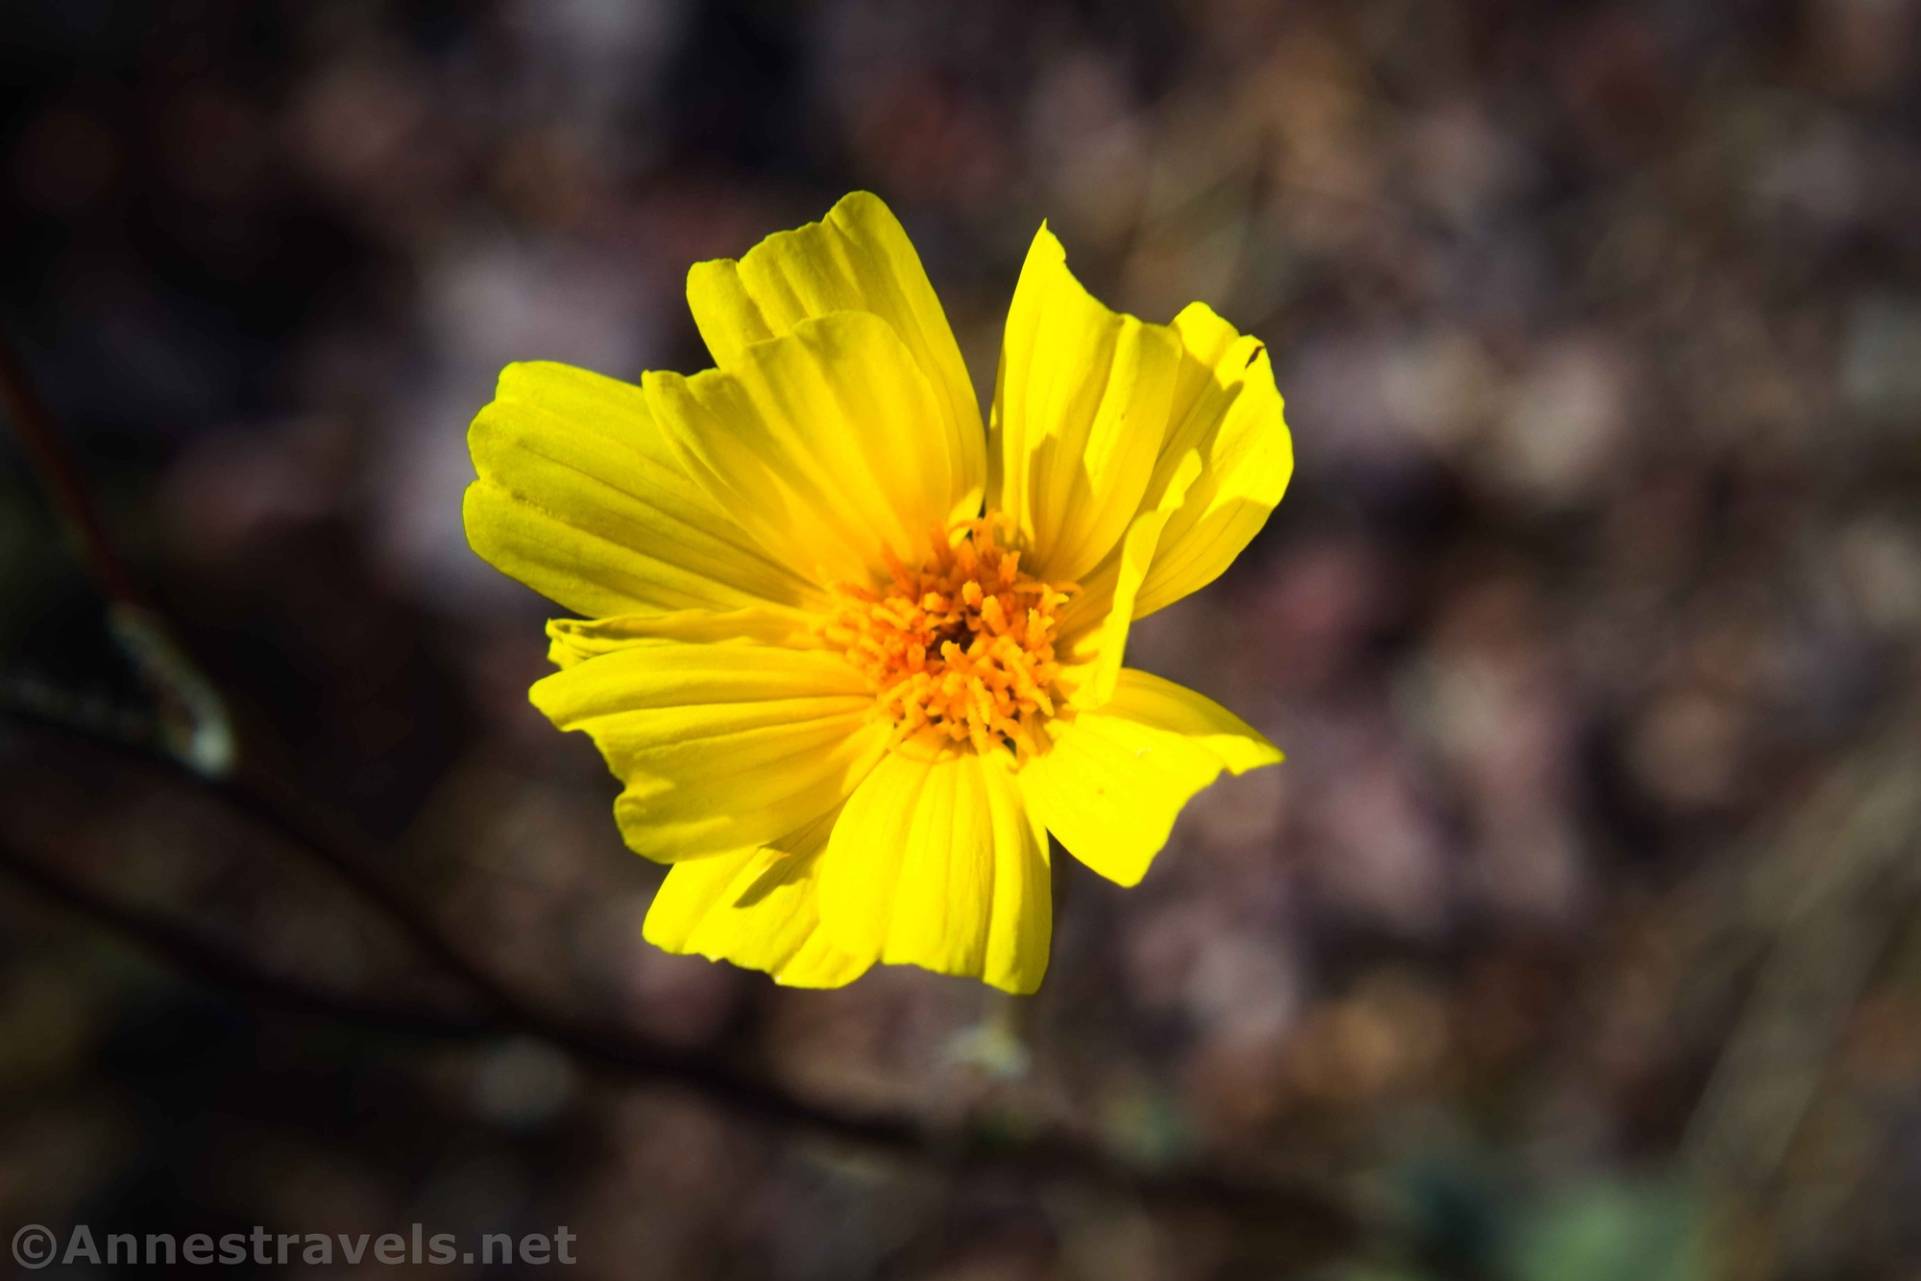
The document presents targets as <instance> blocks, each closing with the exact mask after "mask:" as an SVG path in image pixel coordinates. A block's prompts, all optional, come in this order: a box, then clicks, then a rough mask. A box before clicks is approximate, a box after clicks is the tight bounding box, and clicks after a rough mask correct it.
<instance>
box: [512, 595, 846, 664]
mask: <svg viewBox="0 0 1921 1281" xmlns="http://www.w3.org/2000/svg"><path fill="white" fill-rule="evenodd" d="M547 640H548V642H549V643H548V646H547V659H548V661H549V662H551V663H553V665H554V666H555V667H572V666H573V665H574V664H575V663H579V662H584V661H585V660H587V659H589V658H594V657H597V656H598V655H601V654H611V653H613V652H614V651H615V650H620V649H631V648H633V647H634V646H636V645H641V644H645V643H646V642H648V641H724V640H753V641H759V642H760V643H761V644H763V645H778V646H782V647H784V648H788V649H810V648H815V647H816V646H815V643H814V639H813V634H812V629H811V627H810V625H809V623H808V622H807V620H806V619H805V618H804V617H800V616H797V615H795V614H793V613H791V612H789V611H787V610H783V609H766V608H758V607H756V608H750V609H730V610H720V611H716V610H705V609H681V610H675V611H673V612H671V613H666V614H621V615H617V616H615V617H613V618H553V619H549V620H548V621H547Z"/></svg>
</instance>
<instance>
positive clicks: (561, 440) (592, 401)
mask: <svg viewBox="0 0 1921 1281" xmlns="http://www.w3.org/2000/svg"><path fill="white" fill-rule="evenodd" d="M467 442H468V446H469V448H470V449H471V450H472V451H473V458H474V467H475V470H476V471H477V472H478V473H479V479H478V480H476V481H475V482H474V484H473V485H472V486H471V487H470V488H469V489H468V490H467V497H466V503H465V516H466V525H467V538H468V541H469V542H470V543H472V544H473V548H474V551H476V552H477V553H479V554H480V556H481V557H482V558H483V559H485V560H487V561H488V562H490V563H491V564H493V565H494V566H495V567H496V568H498V569H500V570H502V571H503V572H505V573H507V574H509V575H511V576H513V577H514V578H517V579H519V580H520V581H521V582H523V583H525V584H527V585H528V586H529V587H531V588H533V589H534V590H535V591H537V592H539V593H540V594H541V595H543V596H546V597H547V598H549V599H550V600H553V601H556V602H558V603H559V604H560V605H562V606H564V607H566V608H567V609H571V610H575V611H577V612H579V613H583V614H599V615H605V614H626V613H634V612H647V611H653V610H675V609H690V608H692V609H714V610H731V609H739V608H742V607H746V606H752V605H769V604H772V605H800V604H804V603H806V602H808V601H809V600H810V599H811V598H812V594H813V591H814V589H813V588H812V587H811V586H810V585H809V584H807V583H805V582H803V581H802V580H801V579H799V578H798V577H796V576H795V575H794V574H793V573H792V572H791V571H789V570H788V569H786V568H785V567H784V566H782V565H781V564H780V563H779V562H778V561H776V560H774V559H772V558H770V557H769V556H767V554H766V553H765V552H763V551H762V550H761V549H759V548H758V547H756V546H755V544H754V543H753V541H752V540H751V539H749V538H748V537H747V536H746V535H745V534H743V533H742V532H741V531H740V529H739V528H738V527H737V525H736V524H735V522H734V521H733V519H732V518H731V517H729V516H728V515H727V514H726V513H725V512H724V511H723V510H722V509H721V508H719V507H718V506H716V505H715V504H714V502H713V501H712V500H711V499H710V498H708V497H707V495H706V494H705V493H703V492H702V491H701V489H700V488H699V487H698V486H697V485H695V484H694V483H693V482H692V481H691V480H690V479H689V478H688V477H687V475H686V474H685V473H684V472H683V471H682V470H681V467H680V464H679V463H678V461H677V460H676V459H675V457H674V454H673V452H672V451H671V450H670V449H669V448H668V445H667V441H666V439H665V438H664V436H663V435H662V433H661V432H660V430H659V429H658V428H657V427H656V426H655V421H654V417H653V415H652V414H651V413H650V412H649V410H648V406H647V403H646V399H645V397H644V395H643V394H642V392H641V390H640V388H638V387H635V386H632V385H631V384H628V383H622V382H618V381H616V380H614V379H612V378H604V377H602V376H601V375H599V374H594V373H589V372H588V371H586V370H584V369H574V368H571V367H569V366H567V365H557V364H550V363H545V362H539V363H529V364H515V365H509V366H507V368H506V369H504V370H502V371H501V375H500V386H499V390H498V391H497V392H496V393H495V398H494V400H493V402H492V403H490V404H489V405H488V406H487V407H486V408H484V409H482V410H481V411H480V414H479V416H478V417H477V418H475V419H474V424H473V428H472V430H471V431H469V432H468V435H467Z"/></svg>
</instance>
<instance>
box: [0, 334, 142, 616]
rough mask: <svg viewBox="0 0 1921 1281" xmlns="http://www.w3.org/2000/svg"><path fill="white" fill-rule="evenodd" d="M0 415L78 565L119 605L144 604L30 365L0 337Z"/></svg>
mask: <svg viewBox="0 0 1921 1281" xmlns="http://www.w3.org/2000/svg"><path fill="white" fill-rule="evenodd" d="M0 412H4V413H5V414H6V416H7V420H8V421H9V422H11V423H12V424H13V430H14V434H15V435H16V436H17V437H18V438H19V440H20V444H21V447H22V448H24V449H25V450H26V454H27V461H28V462H29V463H30V464H31V465H32V466H33V469H34V473H35V474H36V475H37V476H38V477H39V479H40V483H41V485H43V486H44V487H45V488H46V491H47V496H48V498H49V500H50V501H51V502H52V503H53V506H54V510H55V511H56V512H58V513H59V515H60V518H61V520H62V521H63V522H64V523H65V525H66V527H67V533H68V536H69V537H70V538H72V540H73V544H74V549H75V551H76V552H77V553H78V554H79V556H80V563H81V564H82V565H84V566H85V567H86V570H87V573H88V574H89V575H91V576H92V578H93V580H94V582H95V583H96V584H97V585H98V586H99V588H100V591H101V593H102V594H103V595H104V596H106V598H107V599H108V600H109V601H113V602H116V603H119V604H125V605H144V604H145V602H144V601H143V600H142V599H141V595H140V592H139V590H138V589H137V588H136V587H135V586H134V580H133V575H131V574H129V573H128V572H127V568H126V566H125V565H123V564H121V562H120V556H119V554H118V553H117V552H115V551H114V549H113V540H112V539H110V538H108V537H107V530H106V526H105V525H103V524H102V523H101V521H100V514H99V512H97V511H96V510H95V509H94V505H93V500H92V499H91V498H90V497H89V496H88V494H87V487H86V486H85V485H84V484H82V483H81V480H80V471H79V469H78V468H77V467H76V466H75V465H74V462H73V459H72V458H71V457H69V456H68V454H67V451H66V448H65V446H63V445H62V444H61V441H60V433H59V432H58V431H57V430H56V429H55V427H54V423H53V415H52V414H50V413H49V412H48V411H47V406H46V402H44V401H42V400H41V399H40V395H39V393H38V392H37V391H35V390H34V386H33V381H32V379H30V378H29V377H28V376H27V370H26V366H25V365H23V364H22V363H21V361H20V358H19V357H18V356H16V355H15V354H14V352H13V349H12V346H11V345H10V344H9V343H7V342H6V341H4V339H0Z"/></svg>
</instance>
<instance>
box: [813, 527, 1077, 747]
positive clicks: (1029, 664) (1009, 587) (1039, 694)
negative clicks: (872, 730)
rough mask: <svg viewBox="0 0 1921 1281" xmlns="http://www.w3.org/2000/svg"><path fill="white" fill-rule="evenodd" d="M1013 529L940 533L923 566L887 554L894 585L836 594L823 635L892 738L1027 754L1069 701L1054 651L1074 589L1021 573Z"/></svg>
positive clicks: (842, 590)
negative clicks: (866, 691) (890, 724)
mask: <svg viewBox="0 0 1921 1281" xmlns="http://www.w3.org/2000/svg"><path fill="white" fill-rule="evenodd" d="M1007 524H1008V522H1007V520H1006V518H1005V517H1002V516H1000V515H998V514H997V513H992V512H990V513H989V514H988V515H987V516H985V517H982V518H981V519H978V520H972V521H967V522H965V523H964V524H962V525H960V526H958V527H957V529H956V531H955V532H957V533H959V534H960V537H959V538H950V537H948V536H947V535H945V534H943V533H941V532H939V531H936V533H935V536H934V540H933V543H934V551H933V556H932V557H931V558H930V559H929V560H928V561H927V562H926V563H924V564H922V565H921V566H919V567H918V568H915V569H909V568H907V567H906V566H904V565H902V564H901V563H900V562H899V561H898V560H897V559H895V558H894V557H893V556H891V555H890V556H889V557H888V559H887V568H888V571H889V574H890V576H891V578H892V581H891V582H890V583H888V584H887V585H885V586H883V587H880V588H878V589H876V588H871V587H857V586H842V587H839V588H837V589H836V591H837V592H838V593H839V595H840V597H841V600H842V607H841V609H840V610H839V612H838V613H837V614H835V615H834V616H833V617H832V618H831V619H830V620H829V621H828V622H827V623H826V625H825V626H823V627H822V629H821V635H822V637H823V638H824V639H825V640H826V641H827V642H828V643H829V644H831V645H834V646H837V647H839V648H842V649H844V650H845V652H846V654H847V658H848V661H849V662H851V663H853V664H854V666H855V667H857V668H858V669H860V671H861V672H862V673H863V674H864V675H865V676H866V677H867V678H868V680H869V681H870V682H872V684H873V687H874V690H875V695H876V700H877V703H878V706H879V708H880V710H881V712H882V713H883V714H885V715H888V716H891V717H892V718H893V719H894V722H895V724H896V725H897V726H898V728H897V730H896V733H895V741H897V742H899V741H902V740H905V739H907V738H910V737H912V736H913V735H915V734H918V733H920V732H921V731H922V730H924V729H931V730H932V731H933V732H935V733H937V734H939V735H942V736H944V737H945V738H946V739H948V740H951V741H952V742H954V743H956V744H958V743H968V744H971V745H972V746H973V748H974V750H975V751H977V752H987V751H990V750H994V749H997V748H998V749H1003V750H1004V749H1006V748H1009V747H1011V748H1013V750H1014V751H1015V752H1016V753H1017V754H1019V755H1021V756H1023V757H1024V756H1026V755H1028V754H1029V753H1030V752H1031V751H1033V750H1034V749H1035V747H1036V746H1037V743H1036V741H1035V739H1034V732H1035V730H1036V728H1037V727H1038V725H1039V723H1040V722H1041V721H1042V720H1044V719H1045V718H1047V717H1049V716H1052V715H1053V714H1054V709H1055V707H1056V705H1057V704H1058V703H1059V702H1060V701H1061V694H1060V690H1059V688H1058V686H1057V682H1058V680H1059V678H1060V671H1061V669H1060V663H1059V662H1058V661H1057V660H1056V659H1055V657H1054V643H1055V639H1056V636H1057V634H1058V629H1059V626H1060V617H1059V615H1060V608H1061V606H1062V605H1063V604H1065V603H1066V601H1067V599H1068V597H1069V596H1070V595H1071V594H1072V593H1073V592H1074V591H1075V590H1076V588H1075V586H1074V585H1073V584H1071V583H1068V584H1060V585H1054V584H1049V583H1044V582H1042V581H1041V580H1040V579H1038V578H1034V577H1032V576H1030V575H1028V574H1026V573H1023V572H1022V571H1021V567H1020V557H1021V554H1020V552H1019V550H1018V549H1015V548H1009V547H1005V546H1003V545H1002V543H1001V542H1000V538H999V531H1000V530H1001V529H1002V528H1004V527H1006V525H1007Z"/></svg>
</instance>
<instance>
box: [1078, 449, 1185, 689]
mask: <svg viewBox="0 0 1921 1281" xmlns="http://www.w3.org/2000/svg"><path fill="white" fill-rule="evenodd" d="M1200 470H1201V460H1200V455H1199V454H1197V453H1196V452H1194V451H1193V450H1189V451H1188V452H1187V454H1186V455H1185V457H1184V458H1183V459H1182V461H1181V464H1180V465H1179V466H1178V467H1176V468H1175V469H1174V474H1173V475H1172V476H1171V477H1170V478H1169V480H1168V482H1167V484H1166V487H1165V489H1164V490H1163V491H1162V493H1161V498H1160V506H1158V507H1156V508H1154V509H1153V510H1150V511H1145V512H1142V513H1141V514H1140V515H1138V516H1136V517H1135V518H1134V519H1133V521H1132V522H1131V523H1130V524H1129V525H1128V527H1127V533H1126V535H1125V536H1124V537H1123V538H1122V539H1121V545H1120V546H1119V547H1118V548H1116V549H1115V553H1114V554H1113V555H1112V556H1109V557H1108V558H1107V560H1106V561H1105V562H1104V563H1103V564H1102V565H1101V567H1100V568H1099V569H1097V570H1096V571H1094V574H1093V575H1092V577H1090V578H1089V579H1088V581H1087V584H1086V586H1085V587H1084V589H1083V590H1082V591H1081V592H1080V593H1079V594H1078V595H1076V596H1075V597H1074V598H1073V599H1072V600H1071V601H1069V602H1068V605H1067V608H1066V610H1065V611H1063V613H1062V615H1061V653H1062V657H1063V664H1064V665H1065V666H1066V668H1067V672H1066V674H1065V680H1066V684H1067V686H1068V688H1069V690H1070V694H1069V702H1070V703H1072V704H1073V706H1075V707H1078V708H1094V707H1099V706H1100V705H1101V704H1103V703H1105V702H1106V701H1107V700H1108V699H1109V698H1111V697H1113V694H1114V686H1115V682H1116V681H1117V680H1119V679H1120V674H1121V662H1122V659H1123V657H1124V655H1125V654H1126V651H1127V635H1128V632H1129V631H1130V630H1132V628H1133V623H1134V617H1135V615H1136V614H1137V613H1138V611H1137V610H1136V609H1135V604H1134V602H1135V600H1136V598H1137V597H1138V596H1139V593H1140V588H1141V584H1142V583H1143V582H1145V581H1146V580H1147V573H1148V570H1149V568H1150V567H1151V566H1152V565H1153V563H1154V552H1155V549H1156V548H1157V547H1159V546H1160V541H1161V537H1162V534H1163V531H1164V530H1165V529H1166V527H1167V524H1168V521H1169V519H1170V518H1171V517H1172V516H1173V515H1174V513H1175V512H1176V511H1177V510H1179V508H1180V505H1181V502H1182V500H1183V498H1184V497H1185V496H1186V493H1187V490H1188V488H1189V486H1190V485H1191V484H1192V483H1193V482H1194V479H1195V478H1196V477H1197V476H1199V474H1200Z"/></svg>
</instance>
